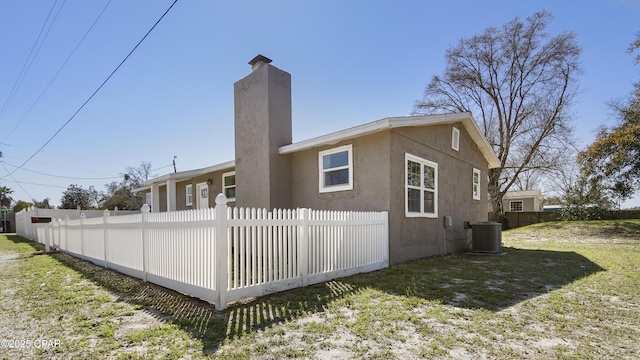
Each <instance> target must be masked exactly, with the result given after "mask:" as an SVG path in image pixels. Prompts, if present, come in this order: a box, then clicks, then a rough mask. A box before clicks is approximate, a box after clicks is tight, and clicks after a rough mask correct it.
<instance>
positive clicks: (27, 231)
mask: <svg viewBox="0 0 640 360" xmlns="http://www.w3.org/2000/svg"><path fill="white" fill-rule="evenodd" d="M103 213H104V211H103V210H80V209H38V208H34V207H31V208H28V209H22V210H20V211H19V212H17V213H16V214H15V230H16V233H17V234H18V235H20V236H22V237H24V238H27V239H29V240H33V241H39V240H38V234H37V233H36V226H38V224H36V223H33V222H32V219H33V218H50V219H52V220H54V219H69V220H77V219H80V216H81V215H82V214H84V216H85V218H96V217H102V215H103ZM139 213H140V211H122V210H117V209H116V210H114V211H112V212H111V215H118V216H119V215H130V214H139Z"/></svg>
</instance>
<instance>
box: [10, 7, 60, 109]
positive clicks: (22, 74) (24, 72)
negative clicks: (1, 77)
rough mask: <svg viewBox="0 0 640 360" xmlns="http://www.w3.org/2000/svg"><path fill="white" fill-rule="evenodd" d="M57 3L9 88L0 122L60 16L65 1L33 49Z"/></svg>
mask: <svg viewBox="0 0 640 360" xmlns="http://www.w3.org/2000/svg"><path fill="white" fill-rule="evenodd" d="M57 3H58V0H56V2H55V3H53V6H52V7H51V10H50V11H49V15H47V19H46V20H45V22H44V24H43V25H42V29H40V33H39V34H38V37H37V38H36V42H35V43H34V44H33V47H32V48H31V51H30V52H29V56H27V59H26V61H25V63H24V65H23V66H22V69H21V70H20V74H19V75H18V78H17V79H16V82H15V83H14V84H13V88H11V92H10V93H9V97H8V98H7V100H5V102H4V105H2V110H0V120H1V119H2V117H3V116H4V114H5V113H6V111H7V108H8V107H9V105H10V104H11V102H12V101H13V98H14V97H15V95H16V94H17V93H18V90H19V89H20V86H21V85H22V82H23V81H24V78H25V77H26V76H27V73H28V72H29V70H30V69H31V65H33V62H34V60H35V59H36V57H37V56H38V53H40V49H41V48H42V44H44V41H45V40H46V39H47V36H48V35H49V32H50V31H51V27H53V24H54V23H55V22H56V19H57V18H58V15H59V14H60V10H62V7H63V6H64V3H65V0H63V1H62V5H60V7H59V8H58V11H57V12H56V15H55V16H54V17H53V20H52V21H51V23H50V24H49V28H48V29H47V32H46V33H45V34H44V36H43V37H42V41H40V45H38V48H37V49H35V47H36V45H37V44H38V41H39V40H40V35H42V31H43V30H44V28H45V27H46V25H47V22H48V21H49V18H50V17H51V13H52V12H53V9H54V8H55V6H56V4H57ZM34 49H35V50H36V51H35V54H34V53H33V50H34ZM31 54H33V56H31Z"/></svg>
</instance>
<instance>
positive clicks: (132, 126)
mask: <svg viewBox="0 0 640 360" xmlns="http://www.w3.org/2000/svg"><path fill="white" fill-rule="evenodd" d="M172 2H173V0H145V1H143V0H138V1H125V0H112V1H111V2H109V0H95V1H81V0H67V1H65V2H64V3H63V1H62V0H58V1H55V0H47V1H44V0H42V1H33V0H26V1H8V0H0V49H1V55H0V109H3V108H5V107H6V109H5V110H4V111H3V112H1V113H0V114H2V116H1V117H0V151H2V153H3V155H4V156H3V158H2V159H1V160H2V161H3V165H4V167H6V170H5V168H4V167H2V166H0V185H2V186H8V187H10V188H12V189H13V190H14V194H13V198H14V199H15V200H27V201H30V200H31V199H32V198H35V199H37V200H42V199H44V198H46V197H48V198H50V199H51V202H52V203H53V204H55V205H57V204H59V202H60V197H61V194H62V191H64V190H65V189H66V188H67V186H68V185H69V184H78V185H82V186H83V187H89V186H91V185H93V186H95V187H96V188H97V189H98V190H103V189H104V184H106V183H108V182H110V181H113V180H119V174H121V173H123V172H124V168H125V167H126V166H138V165H139V164H140V163H141V162H142V161H145V162H151V163H152V165H153V169H156V170H155V171H154V173H155V174H156V175H162V174H165V173H168V172H172V171H173V169H172V167H171V166H169V165H171V161H172V160H173V157H174V156H177V158H176V164H177V168H178V171H182V170H189V169H194V168H202V167H206V166H210V165H214V164H217V163H221V162H225V161H228V160H232V159H233V152H234V151H233V149H234V145H233V83H234V82H235V81H237V80H239V79H241V78H243V77H244V76H246V75H247V74H249V72H250V67H249V65H248V64H247V62H248V61H249V60H251V59H252V58H253V57H254V56H255V55H257V54H263V55H265V56H267V57H269V58H271V59H273V63H272V64H273V65H274V66H276V67H278V68H280V69H282V70H285V71H287V72H289V73H291V75H292V87H293V90H292V97H293V99H292V101H293V138H294V142H295V141H300V140H305V139H308V138H311V137H315V136H318V135H322V134H325V133H328V132H332V131H337V130H341V129H344V128H347V127H351V126H356V125H359V124H362V123H366V122H370V121H374V120H378V119H381V118H385V117H388V116H400V115H407V114H409V113H410V112H411V110H412V107H413V104H414V102H415V101H416V100H418V99H420V98H421V97H422V93H423V91H424V88H425V86H426V84H427V83H428V82H429V80H430V79H431V77H432V76H434V75H440V74H442V72H443V71H444V67H445V62H444V53H445V51H446V50H447V49H448V48H449V47H451V46H453V45H455V44H456V43H457V42H458V40H459V39H461V38H467V37H471V36H473V35H475V34H478V33H480V32H482V31H483V30H484V29H485V28H486V27H488V26H496V27H500V26H502V24H504V23H505V22H507V21H510V20H511V19H513V18H514V17H516V16H519V17H521V18H525V17H527V16H529V15H531V14H533V13H534V12H536V11H540V10H542V9H546V10H549V11H551V13H552V14H553V15H554V16H555V20H554V21H553V22H552V23H551V25H550V27H549V32H550V33H551V34H557V33H558V32H560V31H563V30H570V31H574V32H576V33H577V35H578V41H579V42H580V44H581V45H582V46H583V49H584V52H583V56H582V65H583V68H584V74H583V75H582V76H581V78H580V86H581V90H582V94H581V96H580V98H579V99H578V102H577V104H576V106H575V107H574V110H575V125H576V129H577V136H578V138H579V141H580V144H581V145H582V146H586V145H588V144H589V143H591V142H592V141H593V139H594V136H595V131H596V130H597V128H598V127H599V126H600V125H602V124H611V122H610V120H608V119H610V116H609V115H610V114H609V109H608V107H607V105H606V103H607V102H608V101H610V100H611V99H614V98H621V97H625V96H627V95H628V93H629V92H630V91H631V88H632V84H633V82H635V81H638V80H640V66H634V65H633V61H632V57H631V56H630V55H628V54H626V53H625V50H626V49H627V47H628V46H629V44H630V43H631V42H632V40H633V39H634V38H635V34H636V33H638V32H640V1H637V0H580V1H578V0H576V1H571V0H566V1H546V0H538V1H513V0H509V1H498V0H488V1H472V0H463V1H455V2H451V1H450V2H446V1H438V2H436V1H403V0H394V1H390V0H389V1H377V0H371V1H364V0H360V1H355V0H351V1H333V0H326V1H314V2H312V1H226V2H222V1H204V0H180V1H178V2H177V4H176V5H175V6H174V8H173V9H172V10H171V11H170V12H169V13H168V15H167V16H166V17H165V18H164V20H163V21H162V22H161V23H160V24H159V25H158V26H157V27H156V29H155V30H154V31H153V32H152V33H151V34H150V35H149V37H148V38H147V39H146V40H145V41H144V42H143V43H142V44H141V45H140V47H139V48H138V49H137V50H136V51H135V52H134V53H133V55H132V56H131V57H130V58H129V59H128V60H127V62H125V63H124V65H123V66H122V67H121V68H120V69H119V71H118V72H116V73H115V75H114V76H113V77H112V78H111V79H110V81H109V82H108V83H107V84H106V85H105V86H104V87H103V88H102V89H101V90H100V91H99V92H98V93H97V94H96V95H95V97H94V98H93V99H92V100H91V101H90V102H89V103H88V104H87V105H86V106H85V107H84V108H83V109H82V110H81V111H80V112H79V113H78V114H77V115H76V116H75V117H74V118H73V120H71V122H69V124H68V125H67V126H66V127H65V128H64V129H63V130H62V131H60V133H59V134H58V135H57V136H56V137H55V138H54V139H53V140H52V141H51V142H50V143H49V144H48V145H47V146H46V147H45V148H44V149H43V150H42V151H41V152H39V153H38V154H37V155H36V156H34V157H33V159H32V160H30V161H29V162H28V163H27V164H26V165H25V166H24V168H23V169H20V170H18V171H15V172H14V173H13V174H12V175H11V176H7V175H8V172H7V170H8V171H9V172H11V171H13V170H14V169H15V167H14V166H19V165H21V164H22V163H23V162H24V161H25V160H27V159H28V158H29V157H30V156H32V155H33V154H34V153H36V150H38V149H39V148H40V147H41V146H42V145H43V144H44V143H45V142H46V141H47V140H49V138H50V137H51V136H52V135H53V134H54V133H55V132H56V131H57V130H58V129H59V128H60V127H61V126H62V125H63V124H64V123H65V122H67V121H68V120H69V119H70V118H71V116H72V115H73V114H74V113H75V112H76V111H77V110H78V109H79V108H80V106H81V105H82V104H83V103H84V102H85V101H86V100H87V99H88V98H89V96H90V95H91V94H92V93H93V92H94V91H95V90H96V89H97V88H98V86H100V84H101V83H102V82H103V81H104V80H105V79H106V78H107V76H109V74H110V73H111V72H112V71H113V70H114V69H115V68H116V66H117V65H118V64H119V63H120V62H121V61H122V59H124V57H125V56H126V55H127V54H128V53H129V51H131V49H132V48H133V47H134V46H135V45H136V43H137V42H138V41H139V40H140V39H141V38H142V36H144V34H145V33H146V32H147V31H148V30H149V28H151V26H152V25H153V24H154V23H155V22H156V21H157V20H158V18H159V17H160V16H161V15H162V14H163V13H164V11H165V10H166V9H167V8H168V7H169V5H170V4H171V3H172ZM107 4H108V6H107ZM105 6H106V9H105ZM52 9H53V11H52V14H53V15H55V14H56V13H57V17H56V20H55V22H53V24H52V25H51V26H50V27H49V25H50V24H51V23H52V22H51V19H50V20H49V22H47V23H46V26H44V31H43V33H42V34H43V35H44V34H45V33H46V38H44V41H43V42H42V41H41V42H38V43H37V45H36V46H35V48H34V43H35V42H36V39H37V38H38V34H39V33H40V32H41V29H43V25H45V19H47V15H48V14H49V13H50V11H51V10H52ZM103 9H105V10H104V13H103V14H102V16H101V17H100V18H99V20H98V21H97V22H96V23H95V26H93V28H92V29H91V31H90V32H89V33H88V34H87V35H86V37H85V38H84V40H83V41H82V43H81V44H80V46H78V47H77V50H76V51H75V52H74V53H73V56H71V57H70V58H69V60H68V61H67V63H66V65H65V66H64V67H63V68H62V69H61V66H62V65H63V63H65V61H66V59H67V58H68V57H69V55H70V54H71V53H72V51H73V50H74V48H75V47H76V46H77V44H78V43H79V42H80V40H81V39H82V38H83V36H84V35H85V33H87V30H88V29H89V28H90V27H91V25H92V23H93V22H94V21H95V20H96V18H97V17H98V15H99V14H100V13H101V11H102V10H103ZM53 15H52V17H53ZM47 29H49V30H47ZM32 49H34V50H33V52H32ZM30 53H31V54H32V57H31V58H29V57H28V56H29V54H30ZM36 53H37V56H35V57H33V54H36ZM27 59H31V60H30V61H27ZM23 67H24V68H25V69H27V68H28V71H27V72H26V73H24V76H23V77H20V79H22V80H21V81H19V87H17V91H15V94H14V95H13V96H10V95H11V93H12V89H15V88H14V84H16V83H17V82H16V80H17V79H19V74H21V69H23ZM60 69H61V70H60ZM58 71H59V74H58V75H57V76H56V77H55V79H54V76H55V75H56V72H58ZM52 79H54V80H53V82H51V81H52ZM50 82H51V85H50V86H49V87H48V88H47V90H46V91H45V92H44V93H43V90H44V89H45V88H46V87H47V85H48V84H49V83H50ZM40 94H42V96H41V97H40V99H39V101H37V102H36V99H38V97H39V96H40ZM5 105H6V106H5ZM29 109H31V110H30V111H29ZM16 125H17V127H16ZM14 128H15V130H13V131H12V129H14ZM638 205H640V199H635V200H633V201H630V202H628V203H627V206H638Z"/></svg>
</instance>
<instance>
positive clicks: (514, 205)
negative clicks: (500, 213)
mask: <svg viewBox="0 0 640 360" xmlns="http://www.w3.org/2000/svg"><path fill="white" fill-rule="evenodd" d="M509 209H510V211H522V200H515V201H511V202H509Z"/></svg>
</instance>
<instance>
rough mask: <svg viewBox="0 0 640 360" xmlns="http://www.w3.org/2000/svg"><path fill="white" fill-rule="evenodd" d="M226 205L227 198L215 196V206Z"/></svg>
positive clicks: (221, 194)
mask: <svg viewBox="0 0 640 360" xmlns="http://www.w3.org/2000/svg"><path fill="white" fill-rule="evenodd" d="M226 204H227V197H226V196H224V194H223V193H220V194H218V196H216V205H226Z"/></svg>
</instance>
